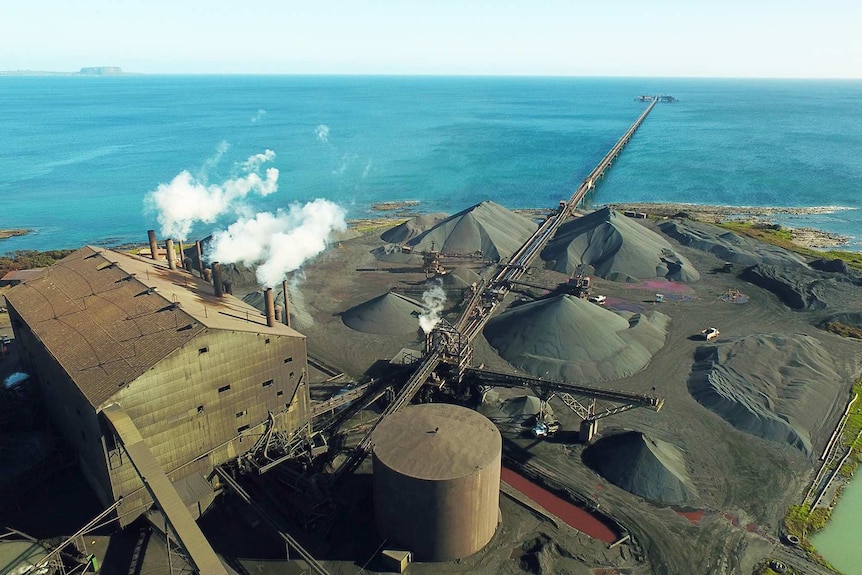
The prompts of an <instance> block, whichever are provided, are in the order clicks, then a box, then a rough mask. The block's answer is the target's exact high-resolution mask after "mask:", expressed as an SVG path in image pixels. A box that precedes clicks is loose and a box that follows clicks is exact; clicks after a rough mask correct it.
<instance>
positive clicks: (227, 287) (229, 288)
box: [222, 279, 233, 295]
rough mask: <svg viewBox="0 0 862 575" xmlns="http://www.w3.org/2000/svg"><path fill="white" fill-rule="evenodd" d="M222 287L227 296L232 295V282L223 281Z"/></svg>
mask: <svg viewBox="0 0 862 575" xmlns="http://www.w3.org/2000/svg"><path fill="white" fill-rule="evenodd" d="M222 285H223V286H224V293H226V294H228V295H233V282H232V281H230V280H229V279H228V280H224V282H222Z"/></svg>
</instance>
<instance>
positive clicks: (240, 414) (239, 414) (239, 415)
mask: <svg viewBox="0 0 862 575" xmlns="http://www.w3.org/2000/svg"><path fill="white" fill-rule="evenodd" d="M246 413H248V410H247V409H243V410H242V411H237V412H236V416H237V418H240V417H242V416H243V415H245V414H246Z"/></svg>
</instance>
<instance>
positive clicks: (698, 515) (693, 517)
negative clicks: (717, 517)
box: [676, 509, 705, 525]
mask: <svg viewBox="0 0 862 575" xmlns="http://www.w3.org/2000/svg"><path fill="white" fill-rule="evenodd" d="M676 513H677V515H682V516H683V517H685V518H686V519H688V520H689V521H691V524H692V525H697V524H698V522H700V520H701V519H703V516H704V513H705V512H704V510H703V509H696V510H694V511H677V512H676Z"/></svg>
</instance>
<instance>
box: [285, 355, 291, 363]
mask: <svg viewBox="0 0 862 575" xmlns="http://www.w3.org/2000/svg"><path fill="white" fill-rule="evenodd" d="M291 361H293V356H290V357H288V358H286V359H285V360H284V363H290V362H291Z"/></svg>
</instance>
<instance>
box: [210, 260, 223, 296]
mask: <svg viewBox="0 0 862 575" xmlns="http://www.w3.org/2000/svg"><path fill="white" fill-rule="evenodd" d="M212 270H213V271H212V274H213V288H214V289H213V293H215V296H216V297H222V296H223V295H224V284H222V279H221V265H219V263H218V262H213V265H212Z"/></svg>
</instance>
